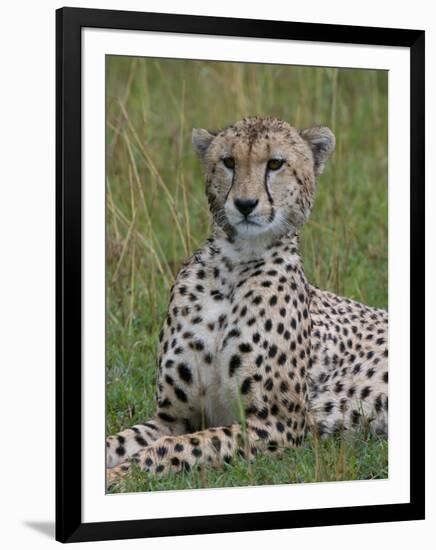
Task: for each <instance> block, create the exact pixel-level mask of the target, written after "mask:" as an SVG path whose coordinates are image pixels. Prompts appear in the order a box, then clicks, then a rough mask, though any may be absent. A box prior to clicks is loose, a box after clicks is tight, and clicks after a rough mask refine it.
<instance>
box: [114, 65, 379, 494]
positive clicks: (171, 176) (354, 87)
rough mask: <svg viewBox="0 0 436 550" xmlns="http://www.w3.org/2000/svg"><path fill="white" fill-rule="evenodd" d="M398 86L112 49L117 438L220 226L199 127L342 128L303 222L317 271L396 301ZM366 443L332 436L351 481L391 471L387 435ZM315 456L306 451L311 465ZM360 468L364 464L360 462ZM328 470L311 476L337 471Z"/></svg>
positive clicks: (337, 285) (372, 78)
mask: <svg viewBox="0 0 436 550" xmlns="http://www.w3.org/2000/svg"><path fill="white" fill-rule="evenodd" d="M387 87H388V77H387V72H385V71H375V70H356V69H335V68H324V67H319V68H318V67H294V66H285V65H257V64H242V63H229V62H215V61H213V62H211V61H207V62H205V61H187V60H170V59H154V58H150V59H148V58H132V57H120V56H116V57H115V56H109V57H108V58H107V91H106V93H107V97H106V109H107V114H106V118H107V131H106V137H107V140H106V142H107V194H106V197H107V229H106V231H107V388H106V390H107V391H106V395H107V433H108V434H109V433H114V432H116V431H118V430H120V429H122V428H125V427H127V426H129V425H131V424H132V423H135V422H141V421H144V420H146V419H147V418H148V417H150V416H151V415H152V414H153V412H154V392H155V388H154V380H155V376H154V372H155V365H156V343H157V335H158V332H159V330H160V326H161V323H162V321H163V319H164V315H165V312H166V307H167V301H168V294H169V289H170V287H171V285H172V282H173V280H174V276H175V275H176V273H177V270H178V267H179V265H180V263H181V262H182V261H183V259H184V258H186V257H187V256H188V255H189V254H191V253H192V252H193V251H194V250H195V249H196V248H198V247H200V246H201V245H202V244H203V242H204V240H205V238H206V237H207V236H208V233H209V230H210V220H209V214H208V209H207V204H206V199H205V193H204V183H203V176H202V172H201V166H200V163H199V162H198V160H197V158H196V157H195V155H194V152H193V150H192V148H191V130H192V128H193V127H204V128H207V129H209V130H217V129H220V128H223V127H225V126H227V125H229V124H232V123H233V122H235V121H236V120H238V119H240V118H243V117H244V116H253V115H265V116H267V115H268V116H276V117H278V118H281V119H283V120H286V121H288V122H290V123H291V124H292V125H293V126H295V127H297V128H303V127H307V126H311V125H314V124H325V125H328V126H329V127H330V128H331V129H332V130H333V132H334V133H335V135H336V151H335V153H334V154H333V156H332V158H331V160H330V161H329V163H328V165H327V168H326V171H325V173H324V174H323V175H322V176H321V177H320V178H319V180H318V191H317V198H316V202H315V207H314V210H313V213H312V216H311V219H310V220H309V222H308V224H307V225H306V226H305V227H304V228H303V231H302V239H301V241H302V250H301V252H302V258H303V263H304V267H305V271H306V275H307V277H308V279H309V280H310V281H311V282H312V283H313V284H315V285H317V286H319V287H321V288H324V289H328V290H331V291H333V292H336V293H339V294H342V295H345V296H347V297H350V298H353V299H355V300H358V301H360V302H363V303H366V304H368V305H372V306H377V307H382V308H387V305H388V304H387V299H388V293H387V287H388V274H387V267H388V262H387V256H388V234H387V228H388V217H387V213H388V210H387V209H388V202H387V198H388V196H387V190H388V187H387V124H388V116H387V114H388V113H387V104H388V103H387V102H388V95H387ZM362 437H363V436H362ZM364 440H365V441H363V440H362V441H360V440H358V441H357V442H356V441H354V442H353V444H352V445H351V444H350V443H349V442H348V443H347V444H346V445H347V447H346V448H347V449H348V451H343V450H341V449H342V446H343V443H338V445H339V446H337V445H336V446H335V445H334V444H328V448H329V449H330V450H329V451H324V453H323V454H322V457H324V459H325V460H326V461H330V462H335V461H336V459H338V460H339V458H340V457H341V456H342V455H341V453H342V454H343V453H345V454H347V452H348V455H347V456H348V458H347V460H345V462H344V468H345V470H344V472H343V473H342V474H341V476H342V477H341V476H340V477H339V478H341V479H362V478H373V477H385V476H386V473H387V444H385V443H383V442H380V441H371V438H370V439H369V440H368V437H367V435H365V438H364ZM308 445H309V446H310V445H312V444H311V443H308ZM350 445H351V446H350ZM356 445H357V447H356ZM372 446H374V447H372ZM332 449H333V450H334V453H336V454H332V452H333V450H332ZM356 449H360V451H359V450H356ZM372 449H373V451H374V452H372V451H371V450H372ZM312 451H313V449H312ZM315 451H316V452H318V449H315ZM289 452H290V453H291V454H290V455H289V456H292V460H293V461H294V462H295V460H297V459H296V458H295V455H294V454H293V453H292V451H289ZM359 453H360V455H359ZM310 454H311V453H310V452H309V453H306V454H305V453H300V455H299V456H300V457H301V461H302V462H301V466H302V468H303V467H304V468H305V471H306V470H307V471H309V470H310V468H309V466H308V463H307V459H305V458H304V456H306V457H309V456H310ZM312 454H313V453H312ZM297 456H298V455H297ZM362 456H364V457H365V458H364V459H363V462H360V459H361V457H362ZM322 457H321V458H322ZM289 460H291V458H288V459H286V458H285V459H284V462H283V465H282V466H280V465H279V466H278V467H277V468H278V475H277V477H276V478H274V479H276V481H271V480H269V481H268V479H269V478H268V476H267V477H266V478H265V475H263V474H261V472H262V471H265V472H268V471H269V472H270V473H271V471H270V470H269V469H268V468H267V467H264V468H263V469H262V467H261V463H260V462H259V466H258V472H259V476H258V477H256V475H257V474H256V473H255V474H254V476H255V477H254V478H253V468H251V467H250V468H247V467H246V465H244V464H242V463H241V465H240V467H239V470H241V471H242V472H244V475H242V474H241V475H239V474H238V475H236V478H235V479H234V476H235V471H236V470H235V467H236V466H233V470H231V471H229V472H227V474H225V475H224V478H222V474H220V476H218V477H217V474H215V473H214V474H212V473H207V474H204V475H201V476H199V477H198V474H191V477H188V478H187V479H186V480H185V481H183V480H181V478H179V479H178V480H173V481H171V480H167V481H158V482H155V481H152V482H150V483H149V484H148V485H147V487H149V488H150V487H151V488H153V489H159V488H166V489H167V488H171V487H173V488H175V487H177V488H181V487H189V486H197V485H198V486H217V485H219V486H223V485H224V486H226V485H235V484H236V485H238V484H239V485H245V484H249V483H270V482H277V483H279V482H282V483H285V482H290V481H292V480H294V481H298V479H299V478H298V475H299V473H298V471H297V472H296V473H295V465H294V466H293V467H292V471H293V474H292V476H291V475H290V473H289V472H290V463H289ZM341 460H343V458H342V459H341ZM353 461H354V462H353ZM356 461H357V462H356ZM297 462H298V461H297ZM314 464H315V463H314ZM351 464H358V466H354V467H353V468H352V470H350V469H349V467H350V468H351ZM359 465H360V466H359ZM264 466H265V465H264ZM275 467H276V466H275ZM236 468H237V467H236ZM314 468H315V466H314ZM308 469H309V470H308ZM318 469H319V460H318ZM237 470H238V468H237ZM315 470H316V468H315V469H314V470H313V471H312V473H311V474H309V473H307V472H306V474H307V475H306V474H304V475H303V474H301V479H300V480H306V481H308V480H311V479H312V480H315V479H316V478H317V475H318V479H333V478H334V475H336V473H334V472H333V470H334V469H333V470H332V469H328V468H327V470H326V474H325V475H324V476H322V475H321V474H319V472H321V471H322V468H321V469H319V472H318V474H316V471H315ZM249 471H250V475H248V473H249ZM310 471H311V470H310ZM254 472H256V465H254ZM319 475H321V477H319ZM332 475H333V478H332V477H331V476H332ZM226 476H227V477H226ZM232 476H233V477H232ZM244 476H245V477H244ZM247 476H248V477H247ZM250 476H251V477H250ZM339 478H338V477H337V476H336V478H334V479H339ZM195 479H196V480H197V485H196V484H195V483H196V482H195V481H194V480H195ZM125 483H127V484H128V488H126V487H127V486H125V487H124V490H130V491H132V490H145V489H146V486H145V485H144V482H143V478H142V479H141V477H140V476H139V477H137V478H136V479H135V476H133V478H131V479H130V481H128V482H125ZM132 484H133V485H132Z"/></svg>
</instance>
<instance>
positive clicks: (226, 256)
mask: <svg viewBox="0 0 436 550" xmlns="http://www.w3.org/2000/svg"><path fill="white" fill-rule="evenodd" d="M192 143H193V147H194V149H195V151H196V152H197V154H198V156H199V158H200V160H201V162H202V164H203V167H204V171H205V179H206V194H207V199H208V204H209V207H210V212H211V215H212V220H213V233H212V236H211V237H210V238H209V239H208V240H207V241H206V244H205V245H204V246H203V248H201V249H200V250H198V251H197V252H195V253H194V254H193V255H192V257H190V258H189V259H188V260H186V261H185V262H184V264H183V265H182V267H181V269H180V270H179V272H178V275H177V277H176V280H175V283H174V285H173V287H172V290H171V294H170V299H169V306H168V313H167V316H166V320H165V322H164V326H163V328H162V330H161V333H160V337H159V353H158V368H157V392H156V403H157V410H156V414H155V416H154V417H153V418H151V419H149V420H146V421H144V422H143V423H140V424H137V425H136V426H133V427H131V428H128V429H126V430H124V431H122V432H120V433H118V434H117V435H114V436H110V437H108V438H107V442H106V446H107V468H108V470H107V474H108V475H107V479H108V483H109V484H111V483H113V482H115V480H117V479H118V477H119V476H122V475H125V474H126V473H127V472H128V471H129V469H130V467H131V464H132V463H133V462H134V463H136V464H137V465H139V467H140V468H141V469H142V470H144V471H146V472H149V473H151V474H153V475H154V474H159V475H166V474H168V473H169V472H179V471H181V470H189V469H191V468H193V467H195V466H198V465H209V466H211V467H220V466H222V465H223V464H224V463H227V462H230V461H231V460H232V457H234V456H235V455H239V456H242V457H244V458H246V459H247V460H250V459H251V458H253V457H254V456H255V455H257V454H258V453H269V454H270V455H271V456H274V454H277V453H279V452H280V450H282V449H284V448H286V447H298V446H301V445H302V443H303V440H304V438H305V436H306V434H308V433H311V434H313V433H316V434H319V435H321V436H322V435H324V434H331V433H334V432H336V431H338V430H341V431H342V430H349V429H352V428H353V427H356V426H358V425H359V424H360V423H361V422H362V420H366V422H367V425H368V426H369V429H370V430H373V431H374V432H376V433H378V434H384V435H386V434H387V420H388V413H387V411H388V391H387V387H388V386H387V384H388V314H387V312H386V311H384V310H380V309H374V308H371V307H367V306H365V305H362V304H360V303H357V302H355V301H353V300H351V299H348V298H343V297H340V296H336V295H334V294H332V293H330V292H326V291H323V290H320V289H319V288H317V287H316V286H314V285H312V284H310V283H309V282H308V281H307V279H306V277H305V274H304V270H303V266H302V262H301V260H300V256H299V230H300V228H301V226H302V225H303V224H304V223H305V222H306V221H307V219H308V217H309V214H310V212H311V209H312V205H313V201H314V196H315V190H316V178H317V177H318V176H320V175H321V174H322V172H323V170H324V167H325V164H326V161H327V159H328V157H329V156H330V154H331V153H332V152H333V150H334V148H335V137H334V135H333V133H332V132H331V130H330V129H329V128H327V127H325V126H315V127H312V128H309V129H304V130H297V129H295V128H294V127H292V126H291V125H289V124H288V123H287V122H284V121H281V120H278V119H275V118H270V117H265V118H263V117H250V118H245V119H243V120H241V121H239V122H237V123H235V124H234V125H232V126H229V127H227V128H225V129H224V130H222V131H219V132H209V131H207V130H204V129H194V130H193V132H192Z"/></svg>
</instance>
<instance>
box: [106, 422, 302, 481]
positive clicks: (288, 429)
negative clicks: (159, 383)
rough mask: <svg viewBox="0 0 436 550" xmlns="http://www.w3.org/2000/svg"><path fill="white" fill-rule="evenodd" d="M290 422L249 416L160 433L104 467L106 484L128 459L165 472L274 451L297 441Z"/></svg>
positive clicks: (124, 469) (151, 470) (123, 470)
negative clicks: (118, 461) (240, 420)
mask: <svg viewBox="0 0 436 550" xmlns="http://www.w3.org/2000/svg"><path fill="white" fill-rule="evenodd" d="M299 424H300V425H301V422H300V423H299ZM293 426H294V424H293V423H292V422H291V423H290V422H285V421H283V422H281V421H280V420H279V419H277V420H276V422H274V423H272V422H268V425H267V424H266V423H264V422H260V421H257V420H253V421H251V420H250V421H249V422H248V423H247V426H246V427H245V428H242V427H241V425H240V424H233V425H232V426H229V427H224V428H209V429H206V430H202V431H199V432H194V433H191V434H186V435H180V436H172V437H171V436H170V437H163V438H161V439H159V440H158V441H156V442H155V443H154V444H152V445H149V446H148V447H145V448H143V449H142V450H141V451H140V452H139V453H137V455H136V456H135V457H133V458H132V460H131V461H130V460H129V461H127V462H125V463H123V464H121V465H119V466H117V467H116V468H113V469H111V470H108V471H107V481H108V485H109V486H110V485H113V484H114V483H116V482H117V481H118V480H119V478H120V477H121V476H124V475H125V474H126V473H127V472H128V471H129V469H130V465H131V463H132V462H135V463H137V464H138V466H139V467H140V469H141V470H143V471H145V472H149V473H152V474H160V475H166V474H169V473H170V472H179V471H181V470H183V469H185V470H190V469H191V468H192V467H195V466H199V465H202V464H203V465H209V466H212V467H220V466H222V465H223V464H224V463H228V462H230V461H231V459H232V458H233V457H234V456H236V455H239V456H242V457H244V458H247V459H250V458H253V457H254V456H255V455H256V454H258V453H278V452H280V450H281V449H283V448H285V447H290V446H298V445H300V444H301V441H302V439H303V437H302V431H301V430H299V429H298V428H297V430H295V429H294V427H293ZM300 432H301V433H300Z"/></svg>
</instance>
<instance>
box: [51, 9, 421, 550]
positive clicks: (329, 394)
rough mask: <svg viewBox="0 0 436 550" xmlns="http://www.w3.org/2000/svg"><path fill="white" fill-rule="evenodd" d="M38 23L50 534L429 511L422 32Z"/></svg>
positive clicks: (91, 535)
mask: <svg viewBox="0 0 436 550" xmlns="http://www.w3.org/2000/svg"><path fill="white" fill-rule="evenodd" d="M56 17H57V43H56V62H57V384H56V387H57V473H56V479H57V503H56V510H57V520H56V530H57V532H56V538H57V539H58V540H59V541H62V542H75V541H90V540H104V539H116V538H118V539H124V538H133V537H156V536H171V535H185V534H194V533H213V532H225V531H248V530H256V529H257V530H259V529H261V530H264V529H277V528H291V527H303V526H320V525H333V524H353V523H365V522H384V521H401V520H412V519H423V518H424V392H423V387H424V330H423V324H424V295H423V292H424V290H423V289H424V32H423V31H415V30H404V29H386V28H376V27H371V28H370V27H348V26H339V25H321V24H311V23H291V22H284V21H260V20H249V19H230V18H214V17H199V16H185V15H170V14H158V13H134V12H125V11H124V12H123V11H105V10H87V9H76V8H63V9H60V10H58V11H57V14H56ZM374 23H375V24H376V23H377V22H376V21H375V22H374ZM388 403H389V407H388Z"/></svg>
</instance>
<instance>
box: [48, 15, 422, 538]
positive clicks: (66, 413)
mask: <svg viewBox="0 0 436 550" xmlns="http://www.w3.org/2000/svg"><path fill="white" fill-rule="evenodd" d="M84 27H93V28H104V29H127V30H144V31H157V32H159V31H161V32H172V33H193V34H200V35H222V36H241V37H252V38H273V39H281V40H301V41H315V42H333V43H353V44H367V45H385V46H396V47H405V48H409V50H410V66H411V75H410V108H411V111H410V116H411V120H410V124H411V126H410V127H411V134H410V144H411V146H410V161H411V164H410V166H411V170H410V191H411V203H410V215H411V234H410V245H411V265H410V277H411V278H410V281H411V289H410V291H411V294H410V296H411V304H410V307H411V334H410V337H411V357H410V366H411V368H410V381H411V383H410V405H411V407H410V410H411V416H410V427H411V433H410V442H411V445H410V453H411V454H410V502H406V503H402V504H386V505H370V506H357V507H356V506H354V507H342V508H328V509H326V508H323V509H311V510H294V511H278V512H264V513H241V514H234V515H233V514H232V515H215V516H198V517H183V518H177V517H172V518H165V519H143V520H136V521H111V522H101V523H83V522H82V503H81V499H82V491H81V485H82V470H81V453H82V449H81V444H80V441H81V440H80V433H81V422H82V418H81V416H82V415H81V384H82V378H81V369H80V365H81V361H82V283H81V274H82V218H81V209H82V189H81V160H82V153H81V148H82V140H81V120H82V109H81V86H82V84H81V70H82V66H81V51H82V38H81V29H82V28H84ZM424 55H425V33H424V31H419V30H406V29H390V28H376V27H356V26H342V25H326V24H315V23H293V22H284V21H262V20H251V19H232V18H217V17H203V16H190V15H189V16H187V15H170V14H161V13H140V12H128V11H109V10H94V9H78V8H62V9H59V10H57V12H56V115H57V116H56V180H57V199H56V207H57V216H56V231H57V241H56V243H57V244H56V253H57V261H56V270H57V273H56V284H57V289H56V299H57V310H56V321H57V331H56V342H57V353H56V361H57V371H56V372H57V379H56V415H57V420H56V439H57V443H56V539H57V540H58V541H61V542H78V541H93V540H109V539H127V538H137V537H157V536H174V535H189V534H200V533H219V532H232V531H251V530H257V529H259V528H261V529H263V530H266V529H279V528H292V527H308V526H321V525H339V524H353V523H354V524H357V523H370V522H371V523H375V522H391V521H404V520H416V519H424V516H425V511H424V394H423V391H422V388H423V387H424V327H423V325H424V311H423V309H424V307H423V304H424V176H425V173H424V109H425V107H424V94H425V92H424V88H425V87H424ZM412 362H413V365H412ZM412 366H413V368H412ZM73 436H74V437H73Z"/></svg>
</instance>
